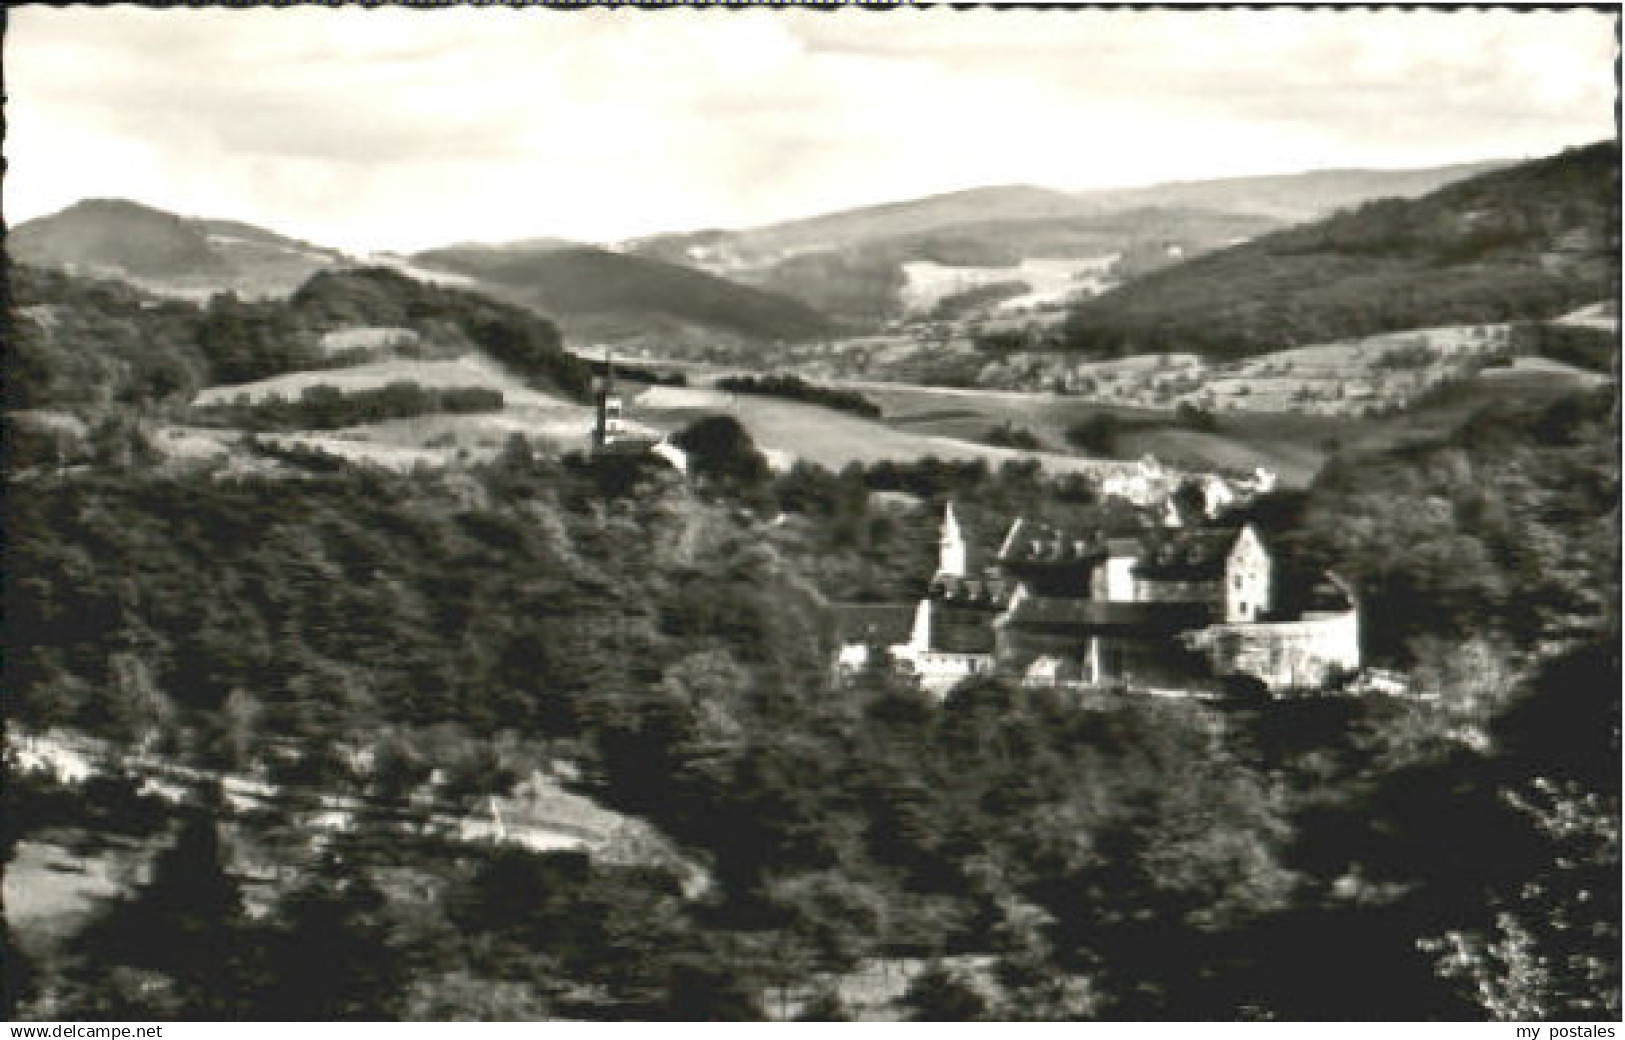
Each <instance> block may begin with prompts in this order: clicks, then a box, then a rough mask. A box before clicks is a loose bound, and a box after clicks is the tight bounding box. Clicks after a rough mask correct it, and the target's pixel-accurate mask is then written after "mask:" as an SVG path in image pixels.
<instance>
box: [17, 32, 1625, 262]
mask: <svg viewBox="0 0 1625 1040" xmlns="http://www.w3.org/2000/svg"><path fill="white" fill-rule="evenodd" d="M10 21H11V25H10V27H9V31H8V34H7V39H6V54H5V58H6V66H7V86H8V90H9V92H10V95H11V97H10V100H9V104H8V111H7V118H8V121H9V124H10V125H9V128H8V133H9V137H8V141H7V158H8V160H9V162H10V164H11V165H10V172H9V176H8V178H7V182H6V212H7V216H8V219H11V220H16V219H19V218H22V217H27V216H32V215H36V214H38V213H41V212H46V211H49V210H52V209H56V208H60V207H61V206H63V205H66V204H68V203H70V202H72V201H74V200H75V199H77V198H79V197H82V196H86V195H123V196H128V197H134V198H138V199H141V200H143V201H148V202H152V203H153V204H156V205H161V206H165V207H166V208H171V209H176V210H180V211H184V212H206V213H211V214H219V215H227V216H236V217H241V218H243V219H249V220H256V221H260V222H263V223H266V224H269V225H271V226H274V227H277V228H278V229H281V230H286V231H289V232H291V233H295V234H299V235H301V236H303V237H307V238H312V239H314V240H318V241H326V242H335V243H338V244H343V245H348V246H351V247H367V246H373V247H381V246H422V245H429V244H434V243H436V242H440V241H445V240H449V239H462V238H510V237H524V236H528V235H540V234H561V235H568V236H573V237H584V238H593V239H604V238H615V237H620V236H626V235H631V234H637V233H648V232H653V231H660V230H673V229H682V228H687V227H698V226H730V225H731V226H738V225H743V224H750V223H757V222H764V221H769V220H774V219H782V218H785V217H790V216H799V215H806V214H811V213H815V212H818V211H821V210H826V209H830V208H835V207H840V206H847V205H856V204H862V203H868V202H878V201H885V200H888V199H896V198H905V197H909V196H913V195H919V194H925V193H929V192H935V191H945V190H951V189H954V188H959V187H969V186H974V185H977V184H988V183H1010V182H1036V183H1044V184H1050V185H1053V186H1057V187H1063V188H1085V187H1094V186H1106V185H1122V184H1132V183H1144V182H1148V181H1154V180H1170V179H1193V178H1198V177H1203V176H1219V175H1229V174H1236V173H1244V172H1268V171H1279V170H1291V169H1302V168H1307V167H1310V166H1317V165H1345V166H1347V165H1364V166H1373V165H1388V166H1411V165H1428V164H1433V163H1441V162H1450V161H1459V160H1466V159H1474V158H1485V157H1492V156H1494V157H1500V156H1507V157H1518V156H1523V155H1533V154H1543V153H1547V152H1551V151H1555V150H1557V149H1559V148H1562V147H1564V146H1567V145H1571V144H1578V143H1581V142H1584V141H1587V140H1594V139H1597V138H1600V137H1604V136H1607V135H1609V134H1610V133H1611V132H1612V125H1613V68H1612V61H1613V50H1614V44H1613V22H1612V19H1611V18H1609V17H1607V16H1605V15H1602V14H1600V13H1597V12H1586V11H1561V12H1545V13H1530V12H1511V11H1473V12H1459V13H1443V12H1437V13H1426V14H1424V13H1417V12H1392V11H1380V10H1377V11H1360V12H1352V11H1328V10H1320V11H1310V12H1304V11H1292V10H1286V11H1260V10H1250V11H1167V10H1163V11H1149V12H1148V11H1106V10H1085V11H1065V10H1046V11H1009V10H1004V11H1001V10H989V9H978V10H973V11H953V10H944V9H934V10H920V9H899V10H894V11H888V12H883V13H882V12H875V11H862V10H850V9H848V10H844V11H840V12H828V11H809V10H761V9H758V10H752V11H739V10H717V9H711V10H693V9H683V10H658V11H647V10H635V9H631V10H629V9H603V8H595V9H590V10H578V11H561V10H536V9H529V10H516V9H511V8H482V7H457V8H447V9H406V8H394V9H361V8H338V9H333V8H323V7H316V6H303V7H294V8H286V9H275V8H252V9H247V10H234V11H233V10H221V9H204V10H199V9H144V8H132V7H122V8H103V9H97V8H85V7H65V8H42V7H23V8H17V9H14V10H13V11H12V12H11V16H10Z"/></svg>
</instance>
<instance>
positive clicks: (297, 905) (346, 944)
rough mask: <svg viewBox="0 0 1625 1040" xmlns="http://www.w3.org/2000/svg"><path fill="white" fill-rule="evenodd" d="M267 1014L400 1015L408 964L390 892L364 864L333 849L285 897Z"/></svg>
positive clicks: (278, 913)
mask: <svg viewBox="0 0 1625 1040" xmlns="http://www.w3.org/2000/svg"><path fill="white" fill-rule="evenodd" d="M272 919H273V920H275V921H277V922H279V925H280V927H279V928H278V931H277V933H276V935H275V936H274V938H273V939H272V941H271V948H270V957H269V971H270V975H271V982H270V986H269V990H268V992H267V993H266V995H265V1001H264V1004H263V1006H262V1008H261V1011H262V1017H266V1018H275V1019H280V1020H292V1021H307V1022H308V1021H356V1020H377V1019H389V1018H395V1017H397V1016H396V1012H397V1009H398V1005H399V1002H400V1000H401V999H402V994H403V990H404V984H405V981H406V977H405V976H406V963H405V959H404V957H403V955H402V953H401V951H400V950H399V949H398V948H397V947H396V946H395V944H394V942H393V941H392V934H391V924H390V921H389V916H388V912H387V904H386V901H385V899H384V895H383V893H382V892H381V891H380V890H379V889H378V887H377V886H376V885H375V884H374V883H373V882H372V880H371V879H370V878H369V877H368V876H367V873H366V871H365V870H364V869H362V868H361V867H360V866H359V864H356V863H354V862H353V861H352V860H351V859H349V858H348V857H346V856H345V855H344V854H343V853H342V852H338V851H331V850H330V851H329V852H328V854H327V855H325V856H324V857H323V859H322V862H321V863H320V864H319V866H318V867H317V869H316V872H315V873H314V874H313V875H312V876H311V877H310V878H309V879H307V880H306V881H305V882H304V883H303V884H301V885H300V886H299V887H297V888H295V889H294V890H293V891H291V892H289V893H288V894H287V895H286V896H284V897H283V898H282V899H281V900H279V901H278V903H277V907H276V910H275V912H274V913H273V915H272Z"/></svg>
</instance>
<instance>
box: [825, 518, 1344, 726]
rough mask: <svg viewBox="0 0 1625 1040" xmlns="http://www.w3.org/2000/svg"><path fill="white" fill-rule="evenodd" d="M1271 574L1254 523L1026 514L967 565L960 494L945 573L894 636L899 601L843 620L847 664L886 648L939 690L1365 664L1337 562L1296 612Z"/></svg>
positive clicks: (1281, 685) (1297, 672) (1308, 681)
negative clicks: (1072, 526) (1078, 522)
mask: <svg viewBox="0 0 1625 1040" xmlns="http://www.w3.org/2000/svg"><path fill="white" fill-rule="evenodd" d="M1274 572H1275V567H1274V561H1273V559H1272V558H1271V556H1270V553H1269V550H1268V548H1267V547H1266V546H1265V544H1264V541H1263V539H1262V537H1261V536H1260V535H1259V533H1258V531H1257V529H1256V528H1254V527H1253V526H1252V525H1251V524H1243V525H1240V526H1204V527H1196V528H1189V529H1185V528H1174V529H1164V530H1161V531H1155V532H1144V531H1138V532H1132V533H1109V532H1103V531H1088V532H1076V531H1063V530H1059V529H1057V528H1054V527H1051V526H1049V525H1047V524H1041V523H1038V522H1036V521H1032V520H1028V519H1025V518H1022V519H1017V520H1016V521H1015V522H1014V523H1012V524H1011V526H1010V530H1009V532H1008V533H1007V534H1006V535H1005V538H1004V541H1003V543H1002V544H1001V545H1000V547H999V550H998V552H997V556H996V559H995V560H994V562H993V565H992V566H991V567H988V568H985V569H984V570H983V571H982V572H981V573H980V574H974V575H973V574H972V573H970V568H969V567H968V549H967V545H966V542H965V539H964V534H963V531H962V530H961V528H960V524H959V520H958V518H957V516H956V515H955V513H954V509H953V506H952V504H951V503H950V504H949V506H948V507H947V510H946V512H945V514H944V516H943V522H942V533H941V538H940V542H939V546H938V564H937V573H936V575H935V576H934V577H933V578H932V579H931V583H930V585H929V587H928V589H927V591H926V594H925V596H924V597H923V598H922V599H921V600H920V601H919V602H918V604H916V605H915V607H914V611H913V617H912V624H911V625H910V626H909V629H908V634H907V637H906V638H896V637H897V636H898V635H899V628H900V625H899V620H900V614H899V611H898V608H896V607H867V608H860V610H861V611H862V612H865V613H866V617H867V618H868V619H869V621H870V625H869V627H868V628H867V630H866V629H865V627H864V626H863V625H862V624H861V623H854V622H856V621H857V619H856V617H855V616H854V618H852V619H846V620H845V621H844V622H843V620H842V619H838V622H837V624H838V630H839V631H838V637H839V638H840V640H841V643H842V645H841V649H840V651H839V652H838V657H837V667H838V668H840V669H848V670H850V669H854V668H858V667H863V666H865V665H867V664H868V663H869V661H870V659H871V658H870V655H871V653H872V651H873V650H874V649H876V648H879V647H885V648H886V650H887V651H888V652H889V653H890V656H891V658H892V660H893V661H894V662H896V664H897V666H898V667H899V668H901V669H903V670H906V671H908V672H910V673H912V674H914V675H915V676H917V677H918V679H919V681H920V684H921V686H922V687H924V688H925V689H927V690H930V691H931V692H933V693H937V694H943V693H946V692H947V690H948V689H949V688H951V687H952V686H953V685H954V684H955V683H957V682H960V681H961V680H963V679H966V678H968V677H971V676H975V675H986V674H994V673H997V674H1001V675H1007V676H1015V677H1019V678H1020V680H1021V681H1022V682H1024V683H1027V684H1031V685H1126V686H1131V687H1135V688H1139V689H1153V690H1174V691H1179V690H1188V689H1191V688H1192V687H1193V685H1196V684H1199V683H1200V681H1203V680H1212V679H1215V678H1222V677H1225V676H1232V675H1245V676H1251V677H1253V678H1254V679H1257V680H1258V681H1260V682H1262V683H1263V684H1264V685H1265V686H1266V687H1267V688H1269V689H1271V690H1277V691H1278V690H1286V689H1295V688H1313V687H1319V686H1323V685H1325V684H1326V683H1327V682H1329V681H1331V680H1333V679H1335V678H1337V677H1338V676H1341V675H1344V674H1347V673H1350V672H1353V671H1356V670H1357V669H1358V668H1359V665H1360V650H1359V612H1358V609H1357V606H1356V604H1355V602H1354V599H1353V596H1352V594H1351V593H1350V591H1349V589H1348V587H1347V586H1346V585H1344V584H1343V583H1342V582H1341V581H1340V580H1338V579H1337V578H1336V577H1335V576H1334V575H1327V576H1325V578H1323V579H1322V580H1321V581H1320V582H1319V583H1318V584H1317V585H1316V586H1315V587H1314V589H1312V590H1311V591H1310V594H1309V596H1308V597H1307V603H1308V606H1307V607H1306V608H1305V609H1304V610H1302V611H1299V612H1298V613H1297V614H1296V615H1295V616H1286V615H1284V614H1283V613H1282V612H1280V611H1279V610H1277V609H1276V603H1277V601H1278V599H1279V596H1278V595H1277V589H1276V588H1275V573H1274ZM851 609H853V608H845V607H843V608H840V610H841V611H843V612H844V611H847V610H851ZM893 638H896V641H895V642H891V641H885V642H883V641H881V640H882V639H886V640H890V639H893Z"/></svg>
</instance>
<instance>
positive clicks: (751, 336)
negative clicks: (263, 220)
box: [411, 246, 832, 341]
mask: <svg viewBox="0 0 1625 1040" xmlns="http://www.w3.org/2000/svg"><path fill="white" fill-rule="evenodd" d="M411 259H412V262H413V263H414V264H416V265H418V266H420V267H424V268H428V269H431V270H444V271H450V272H452V273H454V274H459V275H463V276H465V277H468V278H471V279H473V280H474V284H475V285H476V286H477V287H479V288H482V289H485V290H487V291H490V292H492V293H493V294H496V295H499V296H501V297H503V298H505V299H508V300H511V301H514V302H518V303H523V304H525V305H527V306H530V307H533V308H535V309H537V310H540V311H542V312H545V313H546V314H548V315H549V316H551V317H553V318H555V319H556V320H558V321H559V322H560V324H561V325H563V326H564V327H565V328H566V329H567V330H569V331H571V332H575V333H577V334H582V335H606V336H613V335H616V334H618V333H625V334H635V333H637V332H639V331H641V330H642V329H643V328H645V327H667V326H671V325H676V326H687V327H690V328H692V327H698V328H700V329H707V330H714V331H719V332H723V333H728V334H732V335H734V336H738V337H742V338H744V339H748V340H754V341H764V340H800V339H808V338H812V337H816V336H822V335H826V334H828V333H829V332H830V331H832V325H831V323H830V321H829V320H828V319H827V318H825V317H824V316H823V315H822V314H820V313H818V312H817V311H816V310H814V309H813V308H811V307H809V306H808V305H807V304H805V303H802V302H801V301H799V300H793V299H790V298H788V297H785V296H780V295H776V294H773V293H770V292H763V291H761V290H759V289H754V288H751V287H749V286H744V285H738V284H735V283H733V282H730V281H727V280H725V279H723V278H718V277H715V276H713V275H710V274H707V273H705V272H703V271H698V270H694V269H691V268H688V267H683V266H680V265H678V264H672V263H667V262H665V261H661V260H654V259H649V258H647V257H641V256H633V255H628V254H625V253H613V252H610V251H608V250H604V249H596V248H592V247H589V246H575V247H569V248H563V249H559V248H552V247H548V246H543V247H540V248H530V249H524V248H512V247H509V248H493V247H486V246H480V247H453V248H447V249H432V250H429V251H427V252H423V253H418V254H416V255H414V256H413V257H412V258H411Z"/></svg>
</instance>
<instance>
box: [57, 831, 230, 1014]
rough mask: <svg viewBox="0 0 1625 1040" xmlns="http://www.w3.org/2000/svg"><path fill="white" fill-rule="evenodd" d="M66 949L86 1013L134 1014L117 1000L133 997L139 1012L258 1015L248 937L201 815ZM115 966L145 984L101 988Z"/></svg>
mask: <svg viewBox="0 0 1625 1040" xmlns="http://www.w3.org/2000/svg"><path fill="white" fill-rule="evenodd" d="M75 945H76V947H77V950H78V953H79V965H78V970H77V974H79V975H80V978H78V979H77V980H76V988H78V989H79V990H81V993H80V996H79V998H78V999H79V1000H83V1001H85V1002H86V1003H87V1004H88V1005H89V1006H88V1007H87V1008H86V1009H85V1010H86V1011H91V1012H95V1011H98V1010H99V1011H104V1012H114V1011H123V1012H124V1015H123V1017H141V1016H132V1015H130V1014H129V1013H128V1012H130V1011H132V1010H135V1009H133V1008H119V1007H118V1006H117V1004H118V1003H119V1002H120V1001H122V1000H128V999H131V998H132V997H133V998H134V999H136V1000H137V1001H139V1003H140V1004H141V1005H142V1006H145V1007H146V1008H147V1009H148V1010H149V1012H150V1014H149V1015H148V1016H146V1017H155V1016H157V1017H162V1016H174V1017H179V1018H186V1019H225V1020H234V1019H238V1018H245V1017H246V1018H257V1017H260V1016H259V1015H258V1013H257V1011H256V1010H255V1007H256V1000H257V995H258V994H257V991H258V988H259V985H260V983H261V978H260V975H259V968H258V965H257V961H258V954H259V943H258V935H257V932H256V930H255V929H254V928H253V926H252V925H251V923H250V922H249V920H248V919H247V917H246V915H245V914H244V911H243V899H242V892H241V890H240V888H239V887H238V884H237V882H236V881H235V880H234V879H233V878H232V877H231V876H230V875H229V874H227V873H226V870H225V867H224V865H223V862H222V854H221V849H220V840H219V834H218V831H217V828H216V824H215V822H214V820H213V818H212V816H211V815H210V814H209V813H207V812H206V811H203V810H196V811H193V812H191V813H189V814H188V816H187V817H186V819H185V820H184V821H183V822H182V824H181V829H180V831H179V833H178V834H177V835H176V838H175V842H174V844H173V845H171V846H170V847H169V848H167V849H165V850H164V851H163V852H161V853H159V855H158V858H157V859H156V861H155V862H154V863H153V867H152V877H151V880H149V881H148V882H147V883H146V884H145V885H142V886H141V887H140V888H138V889H137V890H136V891H135V892H133V893H132V894H130V895H129V896H126V897H123V898H121V899H118V900H116V901H115V902H113V903H112V904H110V905H109V906H108V907H106V908H105V909H104V910H103V911H102V913H101V915H100V916H99V917H98V918H97V919H96V920H95V921H94V922H92V924H91V925H90V926H88V927H87V928H86V930H85V931H84V932H83V933H82V934H81V935H80V936H79V938H78V939H77V940H76V943H75ZM115 968H123V969H126V971H127V972H129V971H134V972H137V973H146V976H147V978H148V979H149V981H148V982H147V983H145V984H142V985H139V986H135V987H132V988H130V989H125V990H122V991H118V990H117V988H116V987H115V988H112V989H109V990H106V991H103V990H102V988H101V987H102V980H103V979H104V977H105V976H107V975H108V973H109V972H111V971H113V970H114V969H115ZM75 1010H76V1011H78V1010H79V1009H75ZM81 1013H83V1012H81Z"/></svg>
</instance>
